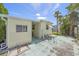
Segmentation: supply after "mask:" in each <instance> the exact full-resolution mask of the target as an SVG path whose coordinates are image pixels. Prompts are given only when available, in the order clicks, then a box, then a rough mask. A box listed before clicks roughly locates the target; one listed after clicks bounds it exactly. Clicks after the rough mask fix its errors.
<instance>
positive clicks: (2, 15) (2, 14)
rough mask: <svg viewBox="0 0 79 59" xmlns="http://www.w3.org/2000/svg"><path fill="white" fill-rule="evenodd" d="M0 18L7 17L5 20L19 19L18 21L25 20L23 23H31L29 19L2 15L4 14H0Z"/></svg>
mask: <svg viewBox="0 0 79 59" xmlns="http://www.w3.org/2000/svg"><path fill="white" fill-rule="evenodd" d="M0 16H2V17H7V18H15V19H17V20H18V19H19V20H25V21H32V20H31V19H25V18H21V17H15V16H10V15H4V14H0Z"/></svg>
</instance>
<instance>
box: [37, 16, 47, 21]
mask: <svg viewBox="0 0 79 59" xmlns="http://www.w3.org/2000/svg"><path fill="white" fill-rule="evenodd" d="M37 19H43V20H45V19H46V17H37Z"/></svg>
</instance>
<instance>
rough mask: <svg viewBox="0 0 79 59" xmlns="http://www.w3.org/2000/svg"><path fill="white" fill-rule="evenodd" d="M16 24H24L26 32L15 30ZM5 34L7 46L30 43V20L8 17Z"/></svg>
mask: <svg viewBox="0 0 79 59" xmlns="http://www.w3.org/2000/svg"><path fill="white" fill-rule="evenodd" d="M16 25H26V26H27V32H16ZM6 35H7V36H6V37H7V45H8V48H13V47H15V46H17V45H23V44H26V43H30V42H31V41H32V21H29V20H27V19H26V20H24V19H20V18H14V17H8V21H7V34H6Z"/></svg>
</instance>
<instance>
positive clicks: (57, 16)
mask: <svg viewBox="0 0 79 59" xmlns="http://www.w3.org/2000/svg"><path fill="white" fill-rule="evenodd" d="M54 16H55V17H56V18H57V32H59V30H60V29H59V27H58V25H59V20H60V18H61V13H60V12H59V11H56V12H55V13H54Z"/></svg>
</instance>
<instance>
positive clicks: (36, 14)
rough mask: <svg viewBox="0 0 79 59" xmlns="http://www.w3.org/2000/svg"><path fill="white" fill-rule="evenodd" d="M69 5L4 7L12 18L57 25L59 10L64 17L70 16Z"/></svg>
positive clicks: (42, 4)
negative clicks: (40, 20) (44, 21)
mask: <svg viewBox="0 0 79 59" xmlns="http://www.w3.org/2000/svg"><path fill="white" fill-rule="evenodd" d="M68 5H69V4H68V3H5V4H4V6H5V7H6V8H7V9H8V11H9V15H10V16H15V17H20V18H25V19H31V20H34V21H35V20H38V19H44V20H48V21H50V22H52V23H53V25H56V24H57V22H56V17H54V15H53V14H54V13H55V11H56V10H59V11H60V12H61V14H62V15H63V16H64V15H66V14H68V10H67V9H66V7H67V6H68Z"/></svg>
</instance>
